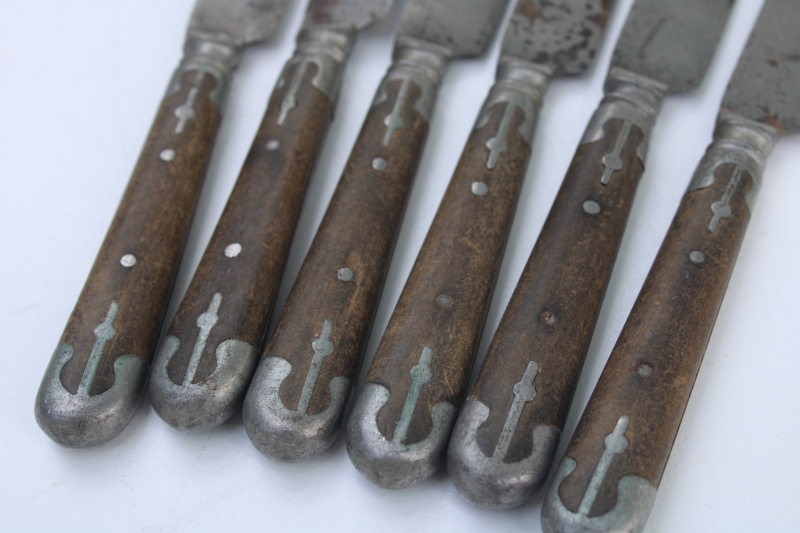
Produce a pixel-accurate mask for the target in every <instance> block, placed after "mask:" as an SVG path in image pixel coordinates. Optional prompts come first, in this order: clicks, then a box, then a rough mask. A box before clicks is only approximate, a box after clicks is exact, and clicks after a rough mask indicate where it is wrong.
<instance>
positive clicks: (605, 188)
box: [448, 69, 663, 509]
mask: <svg viewBox="0 0 800 533" xmlns="http://www.w3.org/2000/svg"><path fill="white" fill-rule="evenodd" d="M662 89H663V87H662V86H661V85H660V84H658V83H656V82H653V81H651V80H648V79H646V78H642V77H640V76H633V75H631V74H630V73H627V72H625V71H621V70H618V69H614V70H612V72H611V75H610V76H609V81H608V83H607V85H606V95H605V98H604V99H603V101H602V102H601V104H600V106H599V108H598V109H597V111H596V112H595V114H594V116H593V117H592V120H591V122H590V123H589V125H588V127H587V129H586V132H585V134H584V137H583V141H582V142H581V144H580V146H579V147H578V149H577V151H576V153H575V156H574V158H573V160H572V164H571V165H570V167H569V170H568V171H567V175H566V177H565V178H564V182H563V183H562V185H561V189H560V190H559V192H558V195H557V196H556V199H555V202H554V203H553V207H552V208H551V209H550V213H549V215H548V217H547V219H546V221H545V224H544V227H543V228H542V231H541V233H540V235H539V238H538V239H537V241H536V245H535V246H534V248H533V252H532V253H531V256H530V259H529V260H528V263H527V265H526V266H525V268H524V270H523V272H522V276H521V277H520V280H519V282H518V283H517V286H516V288H515V290H514V293H513V295H512V297H511V300H510V302H509V304H508V307H507V309H506V311H505V313H504V315H503V318H502V320H501V321H500V325H499V327H498V329H497V332H496V333H495V335H494V338H493V339H492V342H491V344H490V346H489V350H488V352H487V355H486V358H485V360H484V363H483V366H482V367H481V369H480V372H479V374H478V377H477V380H476V381H475V383H474V384H473V387H472V390H471V391H470V393H469V396H468V399H467V401H466V403H465V406H464V409H463V410H462V411H461V413H460V415H459V417H458V422H457V424H456V427H455V431H454V432H453V437H452V439H451V441H450V449H449V452H448V472H449V473H450V477H451V479H452V480H453V483H454V484H455V485H456V487H457V488H458V489H459V491H460V492H461V494H462V495H463V496H464V497H465V498H466V499H467V500H468V501H470V502H472V503H473V504H475V505H478V506H480V507H485V508H504V509H506V508H510V507H515V506H517V505H520V504H522V503H524V502H525V501H527V500H528V499H529V498H530V497H531V496H533V494H534V493H535V492H536V491H537V490H538V489H539V488H540V487H541V485H542V483H544V480H545V479H546V478H547V473H548V471H549V470H550V464H551V462H552V460H553V456H554V455H555V451H556V448H557V447H558V441H559V437H560V435H561V431H562V430H563V428H564V422H565V420H566V417H567V413H568V411H569V405H570V403H571V401H572V395H573V394H574V392H575V386H576V384H577V381H578V378H579V376H580V372H581V367H582V366H583V361H584V358H585V357H586V352H587V350H588V348H589V342H590V341H591V338H592V332H593V331H594V326H595V323H596V321H597V315H598V313H599V312H600V305H601V303H602V301H603V296H604V294H605V291H606V287H607V286H608V280H609V278H610V277H611V269H612V267H613V265H614V259H615V258H616V255H617V250H618V249H619V243H620V241H621V239H622V233H623V230H624V228H625V223H626V221H627V219H628V214H629V213H630V209H631V205H632V204H633V199H634V195H635V193H636V188H637V186H638V184H639V180H640V178H641V176H642V172H643V171H644V161H645V154H646V152H647V147H648V144H649V140H650V131H651V129H652V125H653V123H654V121H655V118H656V115H657V113H658V110H659V107H660V104H661V100H662V98H663V90H662Z"/></svg>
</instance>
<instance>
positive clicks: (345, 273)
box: [336, 267, 353, 281]
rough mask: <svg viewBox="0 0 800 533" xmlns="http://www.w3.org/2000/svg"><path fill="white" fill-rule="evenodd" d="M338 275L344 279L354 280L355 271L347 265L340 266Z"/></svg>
mask: <svg viewBox="0 0 800 533" xmlns="http://www.w3.org/2000/svg"><path fill="white" fill-rule="evenodd" d="M336 277H337V278H339V279H340V280H342V281H353V271H352V270H350V269H349V268H347V267H343V268H340V269H339V270H338V271H337V272H336Z"/></svg>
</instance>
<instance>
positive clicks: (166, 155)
mask: <svg viewBox="0 0 800 533" xmlns="http://www.w3.org/2000/svg"><path fill="white" fill-rule="evenodd" d="M158 157H160V158H161V160H162V161H172V160H173V159H175V150H173V149H172V148H167V149H166V150H161V153H160V154H159V156H158Z"/></svg>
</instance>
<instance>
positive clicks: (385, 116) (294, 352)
mask: <svg viewBox="0 0 800 533" xmlns="http://www.w3.org/2000/svg"><path fill="white" fill-rule="evenodd" d="M446 65H447V55H446V54H445V53H444V52H443V51H442V50H441V49H439V48H423V47H418V46H415V45H414V44H413V43H412V44H410V45H400V46H398V48H397V49H396V51H395V61H394V63H393V65H392V66H391V68H390V69H389V71H388V73H387V75H386V77H385V78H384V80H383V82H382V83H381V86H380V88H379V89H378V92H377V95H376V98H375V101H374V103H373V106H372V108H371V109H370V111H369V113H368V114H367V118H366V121H365V123H364V126H363V127H362V129H361V132H360V133H359V136H358V139H357V140H356V144H355V147H354V148H353V151H352V153H351V155H350V159H349V161H348V162H347V166H346V167H345V170H344V174H343V175H342V177H341V179H340V181H339V184H338V185H337V187H336V190H335V192H334V195H333V198H332V200H331V203H330V205H329V206H328V209H327V211H326V213H325V216H324V217H323V219H322V223H321V224H320V227H319V230H318V231H317V234H316V236H315V237H314V241H313V242H312V244H311V248H310V250H309V252H308V255H307V256H306V258H305V260H304V262H303V265H302V267H301V268H300V272H299V274H298V277H297V281H296V282H295V285H294V287H293V288H292V291H291V292H290V294H289V298H288V300H287V302H286V304H285V305H284V308H283V311H282V313H281V316H280V318H279V320H278V324H277V326H276V329H275V332H274V334H273V336H272V338H271V339H270V341H269V342H268V344H267V347H266V349H265V350H264V352H263V356H262V359H261V361H260V363H259V366H258V369H257V371H256V374H255V376H254V377H253V381H252V382H251V384H250V388H249V390H248V392H247V396H246V398H245V402H244V410H243V413H244V423H245V429H246V430H247V433H248V435H249V436H250V440H251V441H252V442H253V444H254V445H255V447H256V448H257V449H258V450H259V451H261V452H262V453H264V454H265V455H267V456H268V457H271V458H273V459H276V460H280V461H299V460H302V459H306V458H308V457H311V456H314V455H317V454H319V453H321V452H323V451H325V450H326V449H327V448H329V447H330V446H331V444H333V441H334V439H335V438H336V435H337V433H338V431H339V427H340V426H341V422H342V417H343V414H344V407H345V404H346V400H347V397H348V395H349V392H350V389H351V387H352V383H353V382H354V381H355V379H356V376H357V374H358V369H359V365H360V360H361V356H362V353H363V351H364V348H365V346H366V341H367V338H368V336H369V331H370V328H371V326H372V320H373V317H374V314H375V310H376V308H377V304H378V300H379V299H380V294H381V291H382V289H383V282H384V280H385V277H386V271H387V269H388V267H389V262H390V260H391V257H392V252H393V250H394V245H395V242H396V239H397V234H398V230H399V228H400V222H401V220H402V217H403V212H404V211H405V206H406V202H407V200H408V194H409V192H410V189H411V184H412V181H413V178H414V174H415V172H416V169H417V165H418V163H419V160H420V157H421V155H422V149H423V146H424V144H425V139H426V137H427V133H428V118H429V116H430V113H431V111H432V108H433V104H434V101H435V98H436V93H437V90H438V86H439V83H440V79H441V76H442V75H443V72H444V69H445V67H446Z"/></svg>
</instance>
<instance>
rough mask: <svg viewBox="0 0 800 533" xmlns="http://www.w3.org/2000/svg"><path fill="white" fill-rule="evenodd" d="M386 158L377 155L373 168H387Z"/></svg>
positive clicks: (373, 161)
mask: <svg viewBox="0 0 800 533" xmlns="http://www.w3.org/2000/svg"><path fill="white" fill-rule="evenodd" d="M386 165H387V163H386V160H385V159H384V158H382V157H376V158H375V159H373V160H372V168H374V169H375V170H386Z"/></svg>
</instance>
